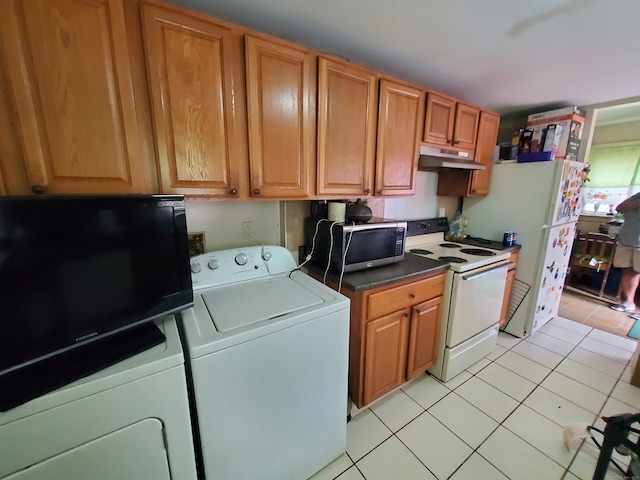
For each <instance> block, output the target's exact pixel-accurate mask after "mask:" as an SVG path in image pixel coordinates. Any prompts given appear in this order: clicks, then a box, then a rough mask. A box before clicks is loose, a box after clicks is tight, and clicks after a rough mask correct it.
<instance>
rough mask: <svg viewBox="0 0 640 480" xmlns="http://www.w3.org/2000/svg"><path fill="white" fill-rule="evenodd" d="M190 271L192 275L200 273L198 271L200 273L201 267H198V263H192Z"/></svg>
mask: <svg viewBox="0 0 640 480" xmlns="http://www.w3.org/2000/svg"><path fill="white" fill-rule="evenodd" d="M191 271H192V272H193V273H200V271H202V265H200V264H199V263H198V262H196V263H192V264H191Z"/></svg>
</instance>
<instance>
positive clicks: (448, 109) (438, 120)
mask: <svg viewBox="0 0 640 480" xmlns="http://www.w3.org/2000/svg"><path fill="white" fill-rule="evenodd" d="M479 117H480V110H479V109H477V108H475V107H472V106H470V105H465V104H464V103H460V102H457V101H456V100H455V99H453V98H451V97H447V96H445V95H440V94H438V93H433V92H429V93H428V94H427V109H426V116H425V122H424V135H423V137H422V140H423V141H424V142H425V143H431V144H434V145H438V146H440V145H442V146H450V147H455V148H456V149H462V150H467V151H470V152H472V151H473V150H474V149H475V148H476V135H477V133H478V118H479Z"/></svg>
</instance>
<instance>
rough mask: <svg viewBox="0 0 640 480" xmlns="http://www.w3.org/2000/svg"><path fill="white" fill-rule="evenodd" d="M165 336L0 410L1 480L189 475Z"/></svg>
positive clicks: (171, 338) (178, 378) (174, 343)
mask: <svg viewBox="0 0 640 480" xmlns="http://www.w3.org/2000/svg"><path fill="white" fill-rule="evenodd" d="M156 325H158V327H159V328H160V329H161V330H162V332H163V333H164V335H165V337H166V341H165V342H164V343H162V344H160V345H157V346H155V347H153V348H151V349H149V350H146V351H144V352H142V353H139V354H137V355H135V356H133V357H131V358H129V359H127V360H124V361H122V362H119V363H117V364H115V365H112V366H110V367H108V368H106V369H104V370H102V371H100V372H98V373H95V374H93V375H90V376H88V377H85V378H83V379H80V380H78V381H76V382H74V383H71V384H69V385H67V386H65V387H62V388H59V389H58V390H55V391H53V392H51V393H48V394H46V395H43V396H41V397H39V398H36V399H34V400H32V401H30V402H27V403H25V404H23V405H21V406H19V407H16V408H13V409H11V410H8V411H7V412H4V413H0V479H3V480H9V479H11V480H18V479H19V480H45V479H46V480H86V479H91V480H125V479H140V480H142V479H153V480H163V479H171V480H178V479H185V480H187V479H188V480H195V479H196V466H195V459H194V448H193V438H192V433H191V421H190V414H189V402H188V395H187V389H186V375H185V369H184V356H183V352H182V348H181V344H180V337H179V336H178V329H177V326H176V321H175V319H174V318H173V316H170V317H167V318H165V319H163V320H161V321H157V322H156Z"/></svg>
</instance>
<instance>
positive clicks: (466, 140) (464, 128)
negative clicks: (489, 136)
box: [453, 103, 480, 150]
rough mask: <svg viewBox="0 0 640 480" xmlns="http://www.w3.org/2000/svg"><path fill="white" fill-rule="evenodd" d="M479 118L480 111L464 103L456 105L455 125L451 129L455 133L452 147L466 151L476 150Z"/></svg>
mask: <svg viewBox="0 0 640 480" xmlns="http://www.w3.org/2000/svg"><path fill="white" fill-rule="evenodd" d="M479 118H480V110H478V109H477V108H475V107H470V106H469V105H465V104H464V103H458V104H457V106H456V125H455V128H454V129H453V130H454V132H455V134H454V138H453V146H455V147H457V148H463V149H466V150H474V149H475V148H476V138H477V135H478V119H479Z"/></svg>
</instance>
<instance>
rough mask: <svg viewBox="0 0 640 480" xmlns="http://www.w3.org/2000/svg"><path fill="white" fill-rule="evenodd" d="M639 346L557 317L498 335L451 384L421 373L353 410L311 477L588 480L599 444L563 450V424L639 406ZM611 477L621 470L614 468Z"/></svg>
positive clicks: (341, 479) (592, 420)
mask: <svg viewBox="0 0 640 480" xmlns="http://www.w3.org/2000/svg"><path fill="white" fill-rule="evenodd" d="M635 348H636V341H634V340H632V339H629V338H622V337H620V336H617V335H612V334H610V333H607V332H604V331H601V330H598V329H594V328H592V327H590V326H587V325H583V324H580V323H576V322H573V321H570V320H566V319H563V318H557V319H554V320H551V321H550V322H549V323H548V324H547V325H545V326H543V327H542V328H541V329H540V331H539V332H537V333H536V334H535V335H532V336H531V337H529V338H527V339H524V340H522V339H519V338H515V337H512V336H510V335H508V334H505V333H502V332H501V333H500V336H499V338H498V345H497V346H496V349H495V351H494V352H493V353H491V354H490V355H488V356H487V357H485V358H483V359H482V360H480V361H479V362H478V363H476V364H475V365H473V366H471V367H470V368H468V369H467V370H466V371H464V372H463V373H461V374H460V375H458V376H457V377H455V378H454V379H452V380H450V381H449V382H447V383H440V382H439V381H438V380H436V379H435V378H434V377H432V376H429V375H423V376H421V377H419V378H418V379H416V380H414V381H412V382H411V383H409V384H407V385H405V386H403V387H402V388H400V389H398V390H396V391H394V392H392V393H390V394H388V395H387V396H385V397H384V398H382V399H380V400H378V401H377V402H375V403H374V404H372V405H370V406H369V408H365V409H361V410H358V411H356V410H355V409H354V411H353V412H352V413H353V414H354V416H353V419H352V420H351V422H350V423H349V424H348V426H347V453H346V454H344V455H342V456H341V457H340V458H338V459H337V460H336V461H335V462H333V463H332V464H330V465H329V466H327V467H326V468H325V469H324V470H321V471H320V472H318V473H317V474H316V475H315V476H313V477H312V480H328V479H339V480H362V479H367V480H396V479H398V480H414V479H421V480H428V479H439V480H443V479H452V480H484V479H487V480H494V479H495V480H499V479H503V480H504V479H513V480H520V479H522V480H528V479H531V480H555V479H567V480H576V479H582V480H587V479H589V480H590V479H591V478H592V476H593V471H594V468H595V464H596V459H597V455H598V450H597V448H596V447H594V446H593V445H592V444H591V443H590V441H589V442H584V443H583V444H582V446H581V447H580V448H579V450H578V451H577V452H576V451H575V450H574V451H569V450H568V449H567V448H566V447H565V445H564V443H563V429H564V427H565V426H566V425H570V424H575V423H582V422H584V423H586V424H594V423H595V424H596V425H598V426H599V427H600V428H604V422H603V421H602V420H600V419H599V415H611V414H617V413H629V412H636V411H638V410H640V388H636V387H634V386H632V385H630V384H629V383H628V382H629V379H630V377H631V367H630V366H629V361H630V359H631V356H632V354H633V352H634V350H635ZM620 458H621V460H622V461H623V462H624V460H625V458H628V457H620ZM627 463H628V460H627ZM607 478H611V479H616V478H623V477H622V476H621V475H620V474H619V473H618V472H617V471H615V470H613V467H611V468H610V472H609V473H608V475H607Z"/></svg>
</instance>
